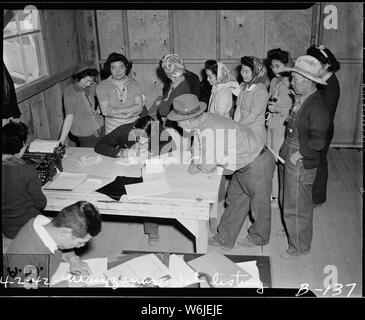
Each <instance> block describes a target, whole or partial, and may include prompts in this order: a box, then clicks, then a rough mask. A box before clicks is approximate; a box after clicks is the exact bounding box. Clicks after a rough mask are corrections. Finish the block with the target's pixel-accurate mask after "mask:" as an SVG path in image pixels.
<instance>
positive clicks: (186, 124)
mask: <svg viewBox="0 0 365 320" xmlns="http://www.w3.org/2000/svg"><path fill="white" fill-rule="evenodd" d="M206 106H207V105H206V103H204V102H201V101H199V100H198V98H197V97H196V96H195V95H193V94H184V95H181V96H179V97H177V98H175V99H174V101H173V110H172V111H171V112H170V113H169V115H168V116H167V118H168V119H169V120H171V121H177V122H178V124H179V126H180V127H181V128H183V129H184V131H185V132H189V131H193V133H194V147H193V154H194V157H193V160H192V162H191V164H190V165H189V168H188V171H189V172H190V173H192V174H194V173H198V172H202V173H209V172H212V171H213V170H215V169H216V167H217V166H220V167H223V169H224V171H223V174H233V176H232V182H231V183H230V185H229V188H228V191H227V198H226V202H227V209H226V210H225V212H224V213H223V216H222V218H221V221H220V224H219V226H218V232H217V234H216V235H215V236H214V237H213V238H212V239H210V240H209V244H210V245H213V246H220V247H222V248H224V249H226V250H230V249H232V248H233V247H234V245H235V242H236V240H237V237H238V235H239V233H240V231H241V228H242V225H243V223H244V221H245V219H246V217H247V214H248V212H249V210H250V209H251V211H252V213H253V215H254V218H255V222H254V223H253V224H252V226H251V227H250V229H249V231H248V233H249V234H248V236H247V238H245V239H242V240H239V241H238V244H240V245H242V246H256V245H265V244H267V243H268V242H269V238H270V229H271V205H270V196H271V188H272V177H273V172H274V163H275V159H274V157H273V155H272V154H271V152H269V151H268V150H267V148H266V147H265V146H264V143H263V142H262V141H261V139H260V138H259V137H258V136H257V135H256V134H255V133H254V132H253V131H252V130H251V129H250V128H248V127H247V126H246V125H241V124H239V123H238V122H236V121H233V120H232V119H229V118H227V117H224V116H221V115H218V114H213V113H209V112H208V113H207V112H204V111H205V109H206Z"/></svg>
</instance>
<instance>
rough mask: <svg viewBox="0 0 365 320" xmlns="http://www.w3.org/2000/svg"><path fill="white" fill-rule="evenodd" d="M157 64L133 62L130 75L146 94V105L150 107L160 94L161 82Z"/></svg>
mask: <svg viewBox="0 0 365 320" xmlns="http://www.w3.org/2000/svg"><path fill="white" fill-rule="evenodd" d="M158 67H159V65H158V64H134V65H133V67H132V71H131V76H132V77H133V78H134V79H136V80H137V82H138V83H139V85H140V86H141V88H142V91H143V93H144V95H145V96H146V106H147V108H148V107H150V106H151V105H152V104H153V102H154V101H155V99H156V98H157V97H158V96H161V95H162V88H163V82H162V81H161V80H160V78H159V77H158V75H157V69H158Z"/></svg>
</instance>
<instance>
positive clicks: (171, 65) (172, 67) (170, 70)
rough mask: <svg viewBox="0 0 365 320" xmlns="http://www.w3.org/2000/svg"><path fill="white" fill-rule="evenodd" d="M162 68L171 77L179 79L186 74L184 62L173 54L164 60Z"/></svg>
mask: <svg viewBox="0 0 365 320" xmlns="http://www.w3.org/2000/svg"><path fill="white" fill-rule="evenodd" d="M162 68H163V69H164V71H165V73H166V74H167V75H168V76H171V77H177V76H179V75H181V74H183V73H184V70H185V66H184V62H183V61H182V59H181V58H180V56H179V55H177V54H174V53H171V54H167V55H166V56H164V57H163V58H162Z"/></svg>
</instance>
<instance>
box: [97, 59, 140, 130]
mask: <svg viewBox="0 0 365 320" xmlns="http://www.w3.org/2000/svg"><path fill="white" fill-rule="evenodd" d="M131 69H132V63H131V62H130V61H128V59H127V58H126V57H125V56H124V55H122V54H119V53H115V52H113V53H111V54H110V55H109V56H108V58H107V60H106V62H105V64H104V73H105V74H106V75H107V76H108V78H107V79H105V80H103V81H101V82H100V84H99V85H98V86H97V88H96V94H97V97H98V100H99V103H100V108H101V111H102V113H103V115H104V116H105V134H109V133H110V132H112V131H113V130H114V129H116V128H117V127H119V126H121V125H130V124H131V123H134V122H135V121H136V120H137V119H138V118H139V116H140V114H141V112H142V110H143V95H142V90H141V88H140V86H139V84H138V83H137V81H136V80H134V79H132V78H131V77H129V76H128V75H129V73H130V71H131Z"/></svg>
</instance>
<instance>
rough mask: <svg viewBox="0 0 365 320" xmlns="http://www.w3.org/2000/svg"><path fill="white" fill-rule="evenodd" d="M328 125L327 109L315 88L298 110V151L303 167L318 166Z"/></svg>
mask: <svg viewBox="0 0 365 320" xmlns="http://www.w3.org/2000/svg"><path fill="white" fill-rule="evenodd" d="M328 125H329V115H328V110H327V108H326V106H325V104H324V102H323V100H322V98H321V95H320V93H319V92H318V90H317V91H316V92H315V93H313V94H312V95H310V96H309V97H308V98H307V99H306V100H305V101H304V103H303V105H302V107H301V109H300V112H299V119H298V139H299V145H300V149H299V152H300V154H301V155H302V156H303V157H304V158H303V165H304V168H306V169H312V168H316V167H318V165H319V163H320V151H321V150H322V149H323V148H324V146H325V144H326V135H327V130H328Z"/></svg>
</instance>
